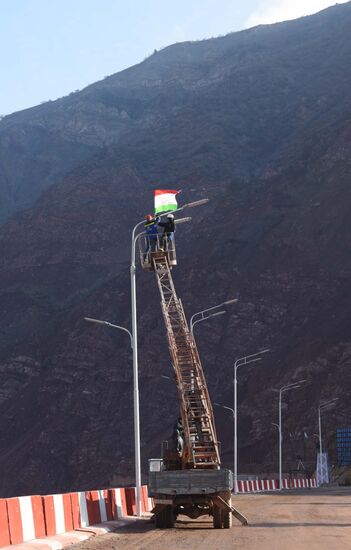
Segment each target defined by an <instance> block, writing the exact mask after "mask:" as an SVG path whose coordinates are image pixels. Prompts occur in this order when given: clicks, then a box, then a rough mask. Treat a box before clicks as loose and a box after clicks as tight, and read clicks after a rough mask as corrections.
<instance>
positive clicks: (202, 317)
mask: <svg viewBox="0 0 351 550" xmlns="http://www.w3.org/2000/svg"><path fill="white" fill-rule="evenodd" d="M237 301H238V298H234V299H232V300H227V301H226V302H222V303H221V304H217V305H216V306H213V307H209V308H207V309H203V310H202V311H198V312H197V313H194V315H192V316H191V319H190V332H191V333H192V332H193V328H194V325H195V324H196V323H199V322H200V321H205V320H206V319H208V318H209V317H214V316H216V315H221V314H223V313H225V311H221V312H218V313H210V312H211V311H214V310H215V309H218V308H219V307H224V306H229V304H234V303H235V302H237ZM208 313H210V315H208ZM197 317H198V319H197Z"/></svg>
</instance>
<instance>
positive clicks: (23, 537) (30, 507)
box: [6, 495, 46, 544]
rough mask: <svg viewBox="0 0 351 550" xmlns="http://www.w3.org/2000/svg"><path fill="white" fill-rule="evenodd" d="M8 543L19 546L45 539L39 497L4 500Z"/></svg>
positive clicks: (42, 510)
mask: <svg viewBox="0 0 351 550" xmlns="http://www.w3.org/2000/svg"><path fill="white" fill-rule="evenodd" d="M6 504H7V513H8V522H9V531H10V542H11V544H19V543H21V542H26V541H28V540H32V539H36V538H40V537H45V535H46V527H45V517H44V509H43V503H42V497H41V496H37V495H35V496H28V497H17V498H8V499H6Z"/></svg>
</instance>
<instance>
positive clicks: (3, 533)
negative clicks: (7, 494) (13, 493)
mask: <svg viewBox="0 0 351 550" xmlns="http://www.w3.org/2000/svg"><path fill="white" fill-rule="evenodd" d="M10 542H11V540H10V530H9V517H8V514H7V503H6V499H5V498H1V499H0V546H7V545H8V544H10Z"/></svg>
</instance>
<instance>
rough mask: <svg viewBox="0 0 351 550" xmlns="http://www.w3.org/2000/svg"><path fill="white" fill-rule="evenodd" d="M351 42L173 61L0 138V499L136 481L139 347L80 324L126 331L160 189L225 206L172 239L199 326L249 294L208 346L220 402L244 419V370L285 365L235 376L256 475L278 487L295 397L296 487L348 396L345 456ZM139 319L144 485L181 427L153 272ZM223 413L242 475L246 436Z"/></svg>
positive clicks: (272, 31) (222, 46)
mask: <svg viewBox="0 0 351 550" xmlns="http://www.w3.org/2000/svg"><path fill="white" fill-rule="evenodd" d="M350 29H351V3H347V4H343V5H340V6H335V7H333V8H329V9H327V10H325V11H323V12H321V13H319V14H317V15H314V16H311V17H306V18H302V19H299V20H296V21H292V22H287V23H280V24H276V25H268V26H259V27H255V28H253V29H249V30H247V31H243V32H240V33H233V34H229V35H227V36H225V37H221V38H216V39H210V40H204V41H202V42H194V43H182V44H176V45H174V46H170V47H168V48H165V49H164V50H162V51H160V52H157V53H155V54H154V55H152V56H151V57H149V58H148V59H146V60H145V61H144V62H143V63H141V64H139V65H136V66H135V67H132V68H130V69H127V70H125V71H123V72H121V73H118V74H116V75H113V76H111V77H108V78H106V79H105V80H103V81H102V82H98V83H96V84H93V85H91V86H89V87H88V88H86V89H84V90H82V91H81V92H77V93H74V94H73V95H72V94H71V95H70V96H68V97H67V98H62V99H60V100H58V101H55V102H50V103H48V104H44V105H40V106H38V107H35V108H33V109H28V110H26V111H22V112H20V113H15V114H14V115H10V116H8V117H5V118H4V119H3V120H2V121H1V122H0V194H1V204H2V205H3V207H2V208H3V209H2V214H1V215H2V220H3V225H2V226H1V227H0V258H1V260H0V262H1V264H0V285H1V286H0V288H1V293H0V304H1V311H2V316H1V320H0V323H1V331H0V380H1V384H0V388H1V390H0V414H1V418H2V419H3V421H2V427H1V432H0V465H1V469H2V472H3V476H2V480H1V483H0V487H1V494H2V496H8V495H14V494H20V493H21V494H26V493H27V494H28V493H33V492H54V491H64V490H70V489H76V488H80V489H84V488H89V487H90V488H91V487H92V486H98V485H99V486H101V484H103V485H104V484H105V485H108V484H110V483H117V482H118V483H121V482H125V483H128V482H130V481H132V479H133V461H132V459H133V452H132V449H133V418H132V415H133V412H132V411H133V408H132V370H131V354H130V350H129V347H128V346H129V343H128V338H127V336H126V335H124V334H123V333H119V332H117V333H116V332H114V331H112V329H111V330H107V329H106V328H105V327H98V326H96V325H91V324H88V323H86V322H85V321H84V319H83V318H84V316H92V317H96V318H103V319H108V320H110V321H112V322H116V323H118V324H120V325H123V326H126V327H127V326H130V297H129V263H130V262H129V257H130V238H131V230H132V228H133V226H134V224H135V223H136V222H137V221H138V220H140V219H142V217H143V216H144V215H145V213H146V212H147V211H150V210H151V209H152V189H153V188H154V187H173V186H176V187H179V188H181V189H182V195H180V196H181V197H182V199H181V200H182V202H183V203H185V202H190V201H192V200H196V199H198V198H202V197H209V198H210V202H209V203H208V205H207V206H206V207H201V208H200V207H199V208H198V209H194V210H193V211H192V212H191V215H192V222H191V223H190V224H184V225H182V226H179V229H178V231H177V252H178V267H177V268H176V269H175V270H174V277H175V284H176V288H177V290H178V293H179V296H180V297H181V298H182V301H183V304H184V306H185V310H186V312H187V313H188V315H189V316H190V315H191V314H192V313H193V312H195V311H198V310H201V309H203V308H205V307H209V306H212V305H214V304H217V303H219V302H222V301H224V300H227V299H229V298H232V297H239V302H238V304H237V305H233V306H230V307H228V311H227V314H226V315H223V316H221V317H219V318H218V319H214V320H213V321H211V323H210V322H209V323H208V324H206V323H203V324H201V325H198V326H197V327H196V329H195V331H196V337H197V340H198V345H199V350H200V355H201V357H202V359H203V365H204V369H205V373H206V377H207V380H208V384H209V389H210V394H211V396H212V398H213V401H214V402H220V403H223V404H226V405H229V406H231V403H232V373H233V370H232V369H233V363H234V361H235V358H237V357H240V356H243V355H247V354H250V353H253V352H255V351H256V350H258V349H262V348H267V347H268V348H270V349H271V352H270V354H269V356H268V354H267V355H266V357H265V359H264V361H262V362H261V363H259V364H257V366H255V367H253V368H252V370H251V369H250V370H249V369H248V368H247V369H243V370H241V371H239V432H240V433H239V453H240V456H239V469H240V471H262V470H266V471H276V469H277V465H276V454H277V437H276V433H275V432H274V430H273V427H272V426H271V423H272V422H276V421H277V413H278V410H277V398H276V395H275V394H274V393H273V392H272V388H279V387H281V386H282V385H283V384H285V383H287V382H290V381H291V380H296V379H307V380H308V384H306V385H304V386H303V387H301V388H300V389H299V390H296V391H294V392H290V393H287V394H285V402H286V403H287V404H288V411H285V410H284V435H285V437H284V441H285V449H284V452H285V454H284V456H285V461H286V462H285V468H286V469H287V468H294V467H295V466H296V462H297V460H296V456H297V455H300V454H302V452H303V450H301V449H302V444H303V432H304V431H306V432H307V433H308V434H313V433H315V432H316V430H317V425H316V410H315V408H316V406H317V404H318V400H319V399H320V397H322V398H329V397H335V396H338V397H339V401H338V405H337V407H336V409H335V411H334V412H333V413H328V416H327V417H326V418H325V424H324V429H325V436H326V438H325V443H326V445H327V447H329V448H330V451H331V453H332V457H333V459H334V439H335V428H336V427H337V426H342V425H343V424H344V423H346V425H349V423H350V421H351V420H350V417H349V412H348V406H347V405H348V403H347V390H348V389H349V388H350V369H349V365H350V357H351V344H350V333H349V327H350V313H349V308H348V298H349V296H350V268H351V265H350V257H351V256H350V227H349V225H350V224H349V220H348V218H349V214H348V205H349V200H350V186H349V173H350V164H351V147H350V143H351V100H350V96H349V90H350V84H351V70H350V63H349V60H350V58H351V41H350V36H351V34H350ZM189 214H190V211H189ZM138 321H139V335H140V336H139V346H140V350H139V353H140V386H141V419H142V426H141V434H142V458H143V468H144V472H146V463H147V459H148V458H150V457H152V456H157V455H159V452H160V451H159V449H160V444H161V442H162V441H163V440H164V439H167V438H169V437H170V434H171V433H172V427H173V423H174V419H175V418H176V417H177V414H178V412H177V394H176V390H175V386H174V385H173V384H171V383H170V382H169V381H167V380H165V379H163V378H161V375H162V374H166V375H170V376H171V375H172V370H171V366H170V359H169V355H168V350H167V343H166V334H165V328H164V326H163V321H162V316H161V310H160V306H159V296H158V293H157V288H156V282H155V280H154V278H153V275H152V274H149V273H142V272H141V270H140V271H139V272H138ZM345 390H346V392H345ZM215 412H216V418H217V429H218V432H219V438H220V439H221V441H222V442H223V444H222V450H223V458H224V462H225V464H227V465H230V464H231V460H232V459H231V457H232V449H233V443H232V439H231V438H232V435H231V434H232V424H231V422H232V419H231V417H230V415H227V413H226V411H224V410H222V409H216V411H215ZM289 434H292V437H290V436H289ZM313 447H314V444H313V440H312V438H311V439H310V440H309V442H308V445H307V449H306V453H307V456H306V458H307V462H308V464H309V467H312V466H313V462H315V454H314V448H313Z"/></svg>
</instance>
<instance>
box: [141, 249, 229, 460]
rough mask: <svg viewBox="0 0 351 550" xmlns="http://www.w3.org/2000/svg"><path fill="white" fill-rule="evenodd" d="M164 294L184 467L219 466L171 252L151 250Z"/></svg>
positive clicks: (206, 396) (211, 421) (202, 381)
mask: <svg viewBox="0 0 351 550" xmlns="http://www.w3.org/2000/svg"><path fill="white" fill-rule="evenodd" d="M151 259H152V265H153V269H154V271H155V274H156V278H157V283H158V287H159V290H160V294H161V305H162V311H163V315H164V320H165V324H166V328H167V335H168V343H169V350H170V354H171V357H172V362H173V367H174V370H175V375H176V383H177V387H178V392H179V399H180V409H181V416H182V422H183V429H184V451H183V456H182V462H183V468H219V467H220V458H219V450H218V442H217V436H216V430H215V424H214V418H213V411H212V406H211V401H210V398H209V394H208V389H207V385H206V381H205V377H204V373H203V370H202V366H201V362H200V358H199V354H198V351H197V347H196V343H195V340H194V337H193V335H192V333H191V332H190V331H189V328H188V324H187V321H186V318H185V314H184V310H183V306H182V303H181V301H180V300H179V299H178V297H177V294H176V291H175V288H174V284H173V280H172V276H171V272H170V267H169V263H168V253H167V252H163V251H161V250H160V251H156V252H152V253H151Z"/></svg>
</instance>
